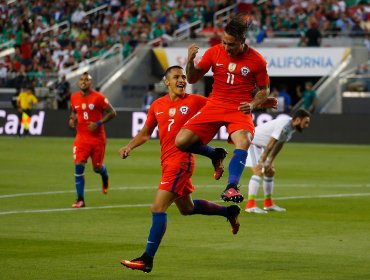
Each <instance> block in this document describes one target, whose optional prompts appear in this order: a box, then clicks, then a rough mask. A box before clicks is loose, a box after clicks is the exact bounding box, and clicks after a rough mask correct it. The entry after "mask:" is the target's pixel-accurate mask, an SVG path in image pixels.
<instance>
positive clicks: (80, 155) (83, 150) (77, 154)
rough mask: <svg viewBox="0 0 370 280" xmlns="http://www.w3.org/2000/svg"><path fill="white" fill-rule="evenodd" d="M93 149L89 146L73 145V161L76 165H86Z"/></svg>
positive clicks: (82, 144)
mask: <svg viewBox="0 0 370 280" xmlns="http://www.w3.org/2000/svg"><path fill="white" fill-rule="evenodd" d="M91 151H92V147H91V146H90V145H89V144H84V143H75V144H74V145H73V160H74V163H79V162H83V163H86V162H87V160H88V158H89V157H90V155H91Z"/></svg>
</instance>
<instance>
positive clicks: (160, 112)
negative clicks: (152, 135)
mask: <svg viewBox="0 0 370 280" xmlns="http://www.w3.org/2000/svg"><path fill="white" fill-rule="evenodd" d="M206 102H207V98H205V97H204V96H200V95H195V94H185V96H184V97H183V98H179V99H177V100H176V101H172V100H171V99H170V98H169V95H168V94H167V95H166V96H163V97H161V98H158V99H157V100H155V101H154V102H153V104H152V105H151V106H150V109H149V112H148V117H147V119H146V122H145V125H147V126H149V127H155V126H157V125H158V130H159V139H160V143H161V163H162V165H163V164H164V163H170V164H181V165H188V166H190V165H191V164H193V162H194V160H193V155H192V154H190V153H184V152H181V151H180V150H179V149H177V148H176V146H175V138H176V135H177V133H178V132H179V131H180V129H181V127H182V126H183V125H184V124H185V123H186V122H187V121H188V120H189V119H190V118H191V117H192V116H194V115H195V114H196V113H197V112H198V111H199V109H200V108H202V107H203V106H204V105H205V104H206ZM184 167H185V168H187V166H184Z"/></svg>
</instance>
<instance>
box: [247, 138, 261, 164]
mask: <svg viewBox="0 0 370 280" xmlns="http://www.w3.org/2000/svg"><path fill="white" fill-rule="evenodd" d="M262 153H263V148H262V147H259V146H256V145H253V144H252V145H250V146H249V149H248V156H247V162H246V164H245V166H246V167H251V168H252V167H253V168H254V167H256V166H257V164H258V161H259V159H260V157H261V155H262Z"/></svg>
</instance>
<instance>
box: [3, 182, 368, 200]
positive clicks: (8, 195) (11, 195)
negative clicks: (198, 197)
mask: <svg viewBox="0 0 370 280" xmlns="http://www.w3.org/2000/svg"><path fill="white" fill-rule="evenodd" d="M195 187H196V188H197V189H201V188H214V187H220V185H198V186H197V185H195ZM309 187H328V188H370V184H330V185H328V184H322V185H321V184H294V183H291V184H284V183H283V184H279V188H309ZM156 188H157V185H152V186H136V187H117V188H114V189H113V191H117V190H118V191H126V190H150V189H153V190H155V189H156ZM111 190H112V189H111ZM75 192H76V191H75V190H74V189H72V190H64V191H51V192H32V193H14V194H4V195H0V199H2V198H11V197H22V196H37V195H55V194H66V193H75ZM85 192H101V189H85Z"/></svg>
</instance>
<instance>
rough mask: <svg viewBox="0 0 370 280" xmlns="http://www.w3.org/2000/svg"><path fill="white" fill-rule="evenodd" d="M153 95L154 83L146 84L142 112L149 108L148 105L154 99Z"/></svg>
mask: <svg viewBox="0 0 370 280" xmlns="http://www.w3.org/2000/svg"><path fill="white" fill-rule="evenodd" d="M154 96H155V92H154V85H153V84H150V85H149V86H148V91H147V93H146V95H145V97H144V101H143V106H142V108H143V111H144V112H148V110H149V108H150V105H152V103H153V101H154V99H155V98H154Z"/></svg>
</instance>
